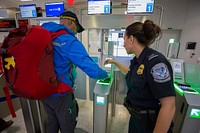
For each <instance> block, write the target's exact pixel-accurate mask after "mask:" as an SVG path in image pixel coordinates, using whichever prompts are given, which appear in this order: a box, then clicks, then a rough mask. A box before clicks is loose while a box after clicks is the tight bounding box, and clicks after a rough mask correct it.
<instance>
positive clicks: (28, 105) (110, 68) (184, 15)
mask: <svg viewBox="0 0 200 133" xmlns="http://www.w3.org/2000/svg"><path fill="white" fill-rule="evenodd" d="M199 7H200V1H199V0H0V45H1V44H2V43H3V41H4V39H5V38H6V36H7V35H8V34H9V31H10V30H12V29H14V28H18V27H21V26H24V25H28V24H29V25H42V24H43V23H46V22H55V23H59V22H60V18H59V16H60V14H61V13H63V12H64V11H65V10H68V11H72V12H74V13H75V14H76V15H77V17H78V19H79V22H80V24H81V25H82V26H83V27H84V28H85V30H84V31H83V32H82V33H78V34H77V35H76V37H77V38H78V39H79V40H80V41H81V42H82V43H83V45H84V47H85V49H86V51H87V52H88V53H89V55H90V57H91V58H92V59H93V61H94V62H95V63H97V64H98V65H99V66H100V67H101V68H102V69H104V70H106V71H107V72H108V73H109V74H110V77H111V78H110V79H109V81H102V80H94V79H91V78H89V77H88V76H87V75H86V74H85V73H84V72H83V71H82V70H80V69H79V68H77V78H76V81H75V85H76V88H75V89H74V95H75V97H76V99H77V102H78V105H79V116H78V123H77V126H76V129H75V133H128V124H129V118H130V115H129V112H128V111H127V109H126V108H125V107H124V105H123V102H124V98H125V97H126V94H127V91H128V88H127V86H126V80H125V76H124V75H123V74H122V73H121V72H120V70H119V69H118V68H117V67H115V66H114V65H113V64H111V65H104V61H105V60H106V59H107V58H113V59H115V60H117V61H119V62H121V63H122V64H124V65H125V66H127V67H128V66H129V65H130V60H132V59H133V57H134V56H135V55H133V54H131V55H130V54H127V52H126V50H125V48H124V38H123V37H124V33H125V28H126V27H127V26H128V25H130V24H132V23H134V22H144V21H145V20H148V19H150V20H152V21H153V22H155V23H156V24H157V25H158V26H160V27H161V30H162V37H161V38H160V39H156V40H155V42H154V43H153V44H152V45H151V46H150V47H151V48H152V49H154V50H157V51H159V52H161V53H162V54H163V55H164V56H165V57H166V58H167V59H168V61H169V62H170V64H171V66H172V69H173V78H174V89H175V92H176V98H175V101H176V112H175V115H174V118H173V123H174V126H173V133H200V126H199V125H200V52H199V51H200V45H199V43H200V36H199V34H200V26H199V24H200V16H199V12H200V8H199ZM0 74H1V77H0V118H3V119H4V120H5V121H9V120H13V122H14V123H13V124H12V125H11V126H10V127H8V128H6V129H5V130H3V131H2V133H45V125H46V120H47V117H46V113H45V111H44V107H43V105H42V103H41V102H40V100H29V99H25V98H22V97H18V96H16V95H15V94H14V93H13V92H12V91H11V90H9V92H10V94H9V95H10V98H11V101H12V105H13V106H11V104H10V102H9V99H7V98H6V95H5V92H4V89H3V88H4V86H5V85H6V80H5V77H4V74H3V71H2V70H1V73H0ZM12 107H13V108H12Z"/></svg>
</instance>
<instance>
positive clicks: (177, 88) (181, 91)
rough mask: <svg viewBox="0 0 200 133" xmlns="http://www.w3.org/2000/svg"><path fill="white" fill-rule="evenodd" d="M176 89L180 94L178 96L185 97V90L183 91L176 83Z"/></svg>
mask: <svg viewBox="0 0 200 133" xmlns="http://www.w3.org/2000/svg"><path fill="white" fill-rule="evenodd" d="M174 87H175V89H176V92H178V94H180V95H181V96H183V93H184V92H183V90H181V89H180V88H179V87H178V86H177V85H176V84H175V83H174Z"/></svg>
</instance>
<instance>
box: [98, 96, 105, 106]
mask: <svg viewBox="0 0 200 133" xmlns="http://www.w3.org/2000/svg"><path fill="white" fill-rule="evenodd" d="M96 104H100V105H104V104H105V97H101V96H97V99H96Z"/></svg>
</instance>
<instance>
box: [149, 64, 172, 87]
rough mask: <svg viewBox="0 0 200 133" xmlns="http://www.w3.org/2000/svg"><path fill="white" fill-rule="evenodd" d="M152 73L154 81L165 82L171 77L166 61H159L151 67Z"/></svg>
mask: <svg viewBox="0 0 200 133" xmlns="http://www.w3.org/2000/svg"><path fill="white" fill-rule="evenodd" d="M151 74H152V76H153V78H154V81H156V82H158V83H164V82H167V81H169V80H170V79H171V77H170V74H169V70H168V68H167V66H166V65H165V64H164V63H158V64H156V65H154V66H153V68H152V69H151Z"/></svg>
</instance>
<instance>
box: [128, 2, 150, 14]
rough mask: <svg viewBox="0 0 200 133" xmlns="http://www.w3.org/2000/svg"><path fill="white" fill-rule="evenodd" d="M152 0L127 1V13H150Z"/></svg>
mask: <svg viewBox="0 0 200 133" xmlns="http://www.w3.org/2000/svg"><path fill="white" fill-rule="evenodd" d="M153 7H154V0H128V5H127V13H152V12H153Z"/></svg>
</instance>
